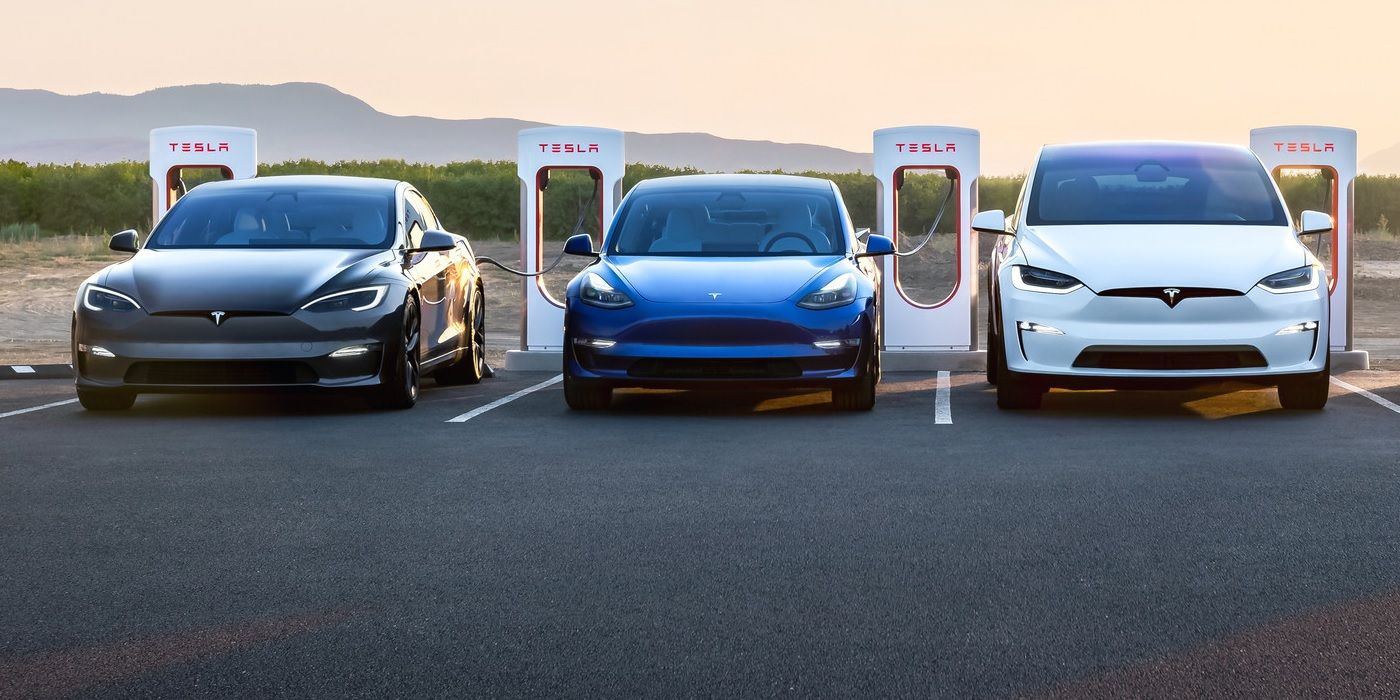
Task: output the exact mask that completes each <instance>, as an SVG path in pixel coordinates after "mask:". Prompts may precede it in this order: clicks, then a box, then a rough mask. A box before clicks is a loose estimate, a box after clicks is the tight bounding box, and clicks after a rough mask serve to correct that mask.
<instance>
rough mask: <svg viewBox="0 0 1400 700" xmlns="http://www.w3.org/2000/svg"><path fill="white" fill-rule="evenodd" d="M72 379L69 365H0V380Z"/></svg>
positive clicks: (71, 368)
mask: <svg viewBox="0 0 1400 700" xmlns="http://www.w3.org/2000/svg"><path fill="white" fill-rule="evenodd" d="M72 378H73V367H72V366H71V365H0V380H5V379H72Z"/></svg>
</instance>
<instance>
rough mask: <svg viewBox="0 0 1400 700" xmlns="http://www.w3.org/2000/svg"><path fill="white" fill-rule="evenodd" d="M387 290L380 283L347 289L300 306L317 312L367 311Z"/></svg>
mask: <svg viewBox="0 0 1400 700" xmlns="http://www.w3.org/2000/svg"><path fill="white" fill-rule="evenodd" d="M387 291H389V287H388V286H387V285H382V284H381V285H378V286H374V287H360V288H359V289H347V290H345V291H343V292H336V293H335V294H327V295H325V296H323V297H318V298H316V299H313V300H312V301H309V302H307V303H306V305H305V306H303V307H301V308H302V310H303V311H310V312H312V313H318V314H319V313H327V312H330V311H368V310H369V309H373V308H374V307H376V306H379V302H381V301H384V294H385V292H387Z"/></svg>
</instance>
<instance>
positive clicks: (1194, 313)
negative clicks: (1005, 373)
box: [999, 273, 1328, 379]
mask: <svg viewBox="0 0 1400 700" xmlns="http://www.w3.org/2000/svg"><path fill="white" fill-rule="evenodd" d="M1007 274H1009V273H1007ZM1001 282H1002V284H1000V285H999V286H1000V292H1001V327H1000V333H1001V334H1002V339H1003V340H1004V342H1005V352H1006V365H1007V367H1008V368H1009V369H1011V370H1013V371H1016V372H1022V373H1028V374H1043V375H1068V376H1080V377H1104V378H1113V377H1123V378H1183V379H1198V378H1201V379H1203V378H1212V377H1221V378H1228V377H1241V378H1246V377H1267V376H1270V375H1285V374H1302V373H1309V372H1317V371H1320V370H1322V369H1323V368H1324V367H1325V366H1326V362H1327V324H1328V299H1327V288H1326V287H1325V286H1322V287H1320V288H1318V289H1316V290H1312V291H1307V292H1294V293H1290V294H1273V293H1270V292H1267V291H1264V290H1263V289H1259V288H1257V287H1256V288H1254V289H1251V290H1250V291H1249V292H1248V293H1246V294H1244V295H1241V296H1229V297H1205V298H1190V299H1185V300H1182V301H1181V302H1180V303H1178V304H1177V305H1176V307H1174V308H1173V307H1168V306H1167V304H1166V303H1165V302H1163V301H1162V300H1160V299H1152V298H1133V297H1110V296H1099V295H1097V294H1095V293H1094V292H1093V291H1090V290H1089V289H1088V288H1080V289H1078V290H1076V291H1074V292H1071V293H1069V294H1047V293H1042V292H1033V291H1025V290H1021V289H1017V288H1015V287H1014V286H1012V285H1011V284H1010V280H1009V279H1007V278H1006V277H1003V278H1002V280H1001ZM1023 322H1029V323H1032V324H1037V325H1038V326H1041V327H1043V326H1049V327H1050V328H1053V329H1056V330H1058V331H1061V332H1062V333H1063V335H1059V334H1054V333H1050V332H1033V331H1029V330H1025V329H1024V328H1023V327H1022V325H1021V324H1022V323H1023ZM1309 322H1315V323H1316V324H1317V327H1316V329H1315V330H1305V331H1303V332H1297V333H1287V334H1284V335H1280V334H1279V331H1281V330H1283V329H1285V328H1288V327H1290V326H1294V325H1295V324H1306V323H1309ZM1247 350H1254V351H1257V352H1258V355H1259V356H1262V362H1256V364H1262V366H1245V367H1231V366H1228V365H1229V364H1231V363H1230V362H1217V361H1216V360H1217V359H1219V358H1221V357H1229V356H1230V355H1231V354H1234V355H1235V356H1236V357H1245V358H1247V357H1250V356H1251V353H1250V352H1247ZM1086 351H1087V353H1086ZM1105 353H1108V354H1107V355H1106V354H1105ZM1138 353H1140V355H1139V354H1138ZM1173 353H1203V354H1198V355H1195V356H1194V357H1192V358H1188V357H1186V356H1184V355H1174V354H1173ZM1106 357H1107V358H1108V359H1105V358H1106ZM1142 357H1148V358H1151V359H1149V360H1148V361H1146V362H1142V361H1140V360H1141V358H1142ZM1163 358H1165V359H1163ZM1178 360H1179V361H1178ZM1115 365H1118V366H1115ZM1121 365H1129V366H1132V367H1133V368H1129V369H1125V368H1121V367H1120V366H1121ZM1198 365H1208V366H1205V367H1198ZM1164 366H1187V367H1192V368H1190V369H1178V368H1163V367H1164Z"/></svg>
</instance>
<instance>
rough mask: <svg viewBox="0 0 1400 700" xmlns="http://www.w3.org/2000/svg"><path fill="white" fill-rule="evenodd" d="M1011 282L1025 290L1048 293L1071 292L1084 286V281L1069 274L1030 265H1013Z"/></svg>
mask: <svg viewBox="0 0 1400 700" xmlns="http://www.w3.org/2000/svg"><path fill="white" fill-rule="evenodd" d="M1011 284H1012V286H1014V287H1016V288H1017V289H1019V290H1021V291H1024V292H1044V293H1046V294H1069V293H1070V292H1073V291H1075V290H1077V289H1079V288H1080V287H1083V286H1084V283H1083V282H1080V281H1079V280H1077V279H1075V278H1073V277H1070V276H1069V275H1066V274H1063V273H1060V272H1053V271H1051V270H1043V269H1041V268H1038V267H1031V266H1030V265H1013V266H1011Z"/></svg>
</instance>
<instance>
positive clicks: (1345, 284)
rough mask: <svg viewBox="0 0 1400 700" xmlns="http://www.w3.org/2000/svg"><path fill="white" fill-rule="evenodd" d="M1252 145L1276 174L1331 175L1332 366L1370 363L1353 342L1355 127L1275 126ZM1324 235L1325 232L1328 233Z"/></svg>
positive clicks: (1255, 135)
mask: <svg viewBox="0 0 1400 700" xmlns="http://www.w3.org/2000/svg"><path fill="white" fill-rule="evenodd" d="M1249 147H1250V149H1251V150H1253V151H1254V153H1255V154H1257V155H1258V156H1259V159H1260V160H1261V161H1263V162H1264V166H1265V167H1266V168H1268V169H1269V172H1270V173H1272V174H1273V176H1274V177H1275V178H1276V179H1277V178H1278V177H1280V176H1281V175H1282V174H1283V172H1284V171H1285V170H1290V169H1298V170H1313V171H1319V172H1321V173H1322V174H1323V176H1324V177H1325V178H1326V179H1327V180H1328V183H1329V186H1330V188H1331V191H1330V192H1329V195H1328V196H1329V199H1328V201H1329V202H1330V203H1331V207H1332V211H1331V214H1332V218H1333V220H1334V222H1335V226H1334V227H1333V229H1332V240H1331V244H1332V246H1331V250H1332V269H1331V271H1330V274H1331V276H1332V280H1331V282H1332V289H1331V295H1332V325H1331V328H1330V329H1329V331H1330V332H1329V337H1330V343H1331V350H1332V371H1333V372H1344V371H1347V370H1352V369H1367V368H1368V367H1369V366H1370V358H1369V356H1368V355H1367V353H1366V352H1365V351H1364V350H1356V349H1355V348H1354V347H1352V322H1351V319H1352V296H1353V295H1352V287H1351V279H1352V248H1351V244H1352V232H1353V230H1354V209H1353V206H1354V204H1355V184H1356V169H1357V168H1356V132H1355V131H1353V130H1351V129H1341V128H1337V127H1331V126H1271V127H1266V128H1262V129H1254V130H1253V131H1250V132H1249ZM1324 235H1325V234H1324Z"/></svg>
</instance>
